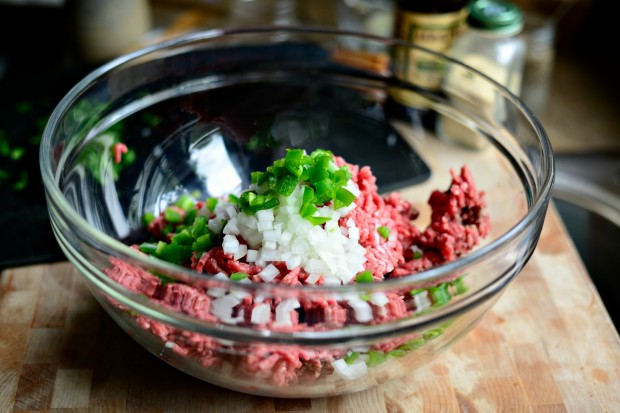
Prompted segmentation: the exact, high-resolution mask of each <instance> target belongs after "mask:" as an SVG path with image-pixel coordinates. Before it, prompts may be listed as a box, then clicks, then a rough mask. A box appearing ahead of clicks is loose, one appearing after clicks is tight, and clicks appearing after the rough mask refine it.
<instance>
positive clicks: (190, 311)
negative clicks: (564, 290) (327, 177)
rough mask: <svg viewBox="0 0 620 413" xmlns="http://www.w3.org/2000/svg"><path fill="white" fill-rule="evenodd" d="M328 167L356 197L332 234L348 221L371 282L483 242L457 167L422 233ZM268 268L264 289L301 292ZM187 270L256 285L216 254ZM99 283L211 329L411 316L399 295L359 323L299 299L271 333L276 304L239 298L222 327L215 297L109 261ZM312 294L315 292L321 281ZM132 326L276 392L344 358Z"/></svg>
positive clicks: (362, 171)
mask: <svg viewBox="0 0 620 413" xmlns="http://www.w3.org/2000/svg"><path fill="white" fill-rule="evenodd" d="M335 162H336V165H337V166H342V165H348V166H349V169H350V171H351V174H352V177H351V179H352V180H353V181H354V182H355V183H356V184H357V186H358V187H359V190H360V194H359V196H358V197H357V198H356V200H355V204H356V205H357V207H356V208H354V209H353V210H352V211H351V212H350V213H349V214H348V215H346V216H344V217H341V218H340V220H339V225H340V226H341V227H346V225H347V221H348V220H349V219H352V220H353V221H354V223H355V226H356V227H357V228H358V229H359V233H360V237H359V243H360V244H361V245H362V246H363V247H364V248H365V250H366V254H365V257H366V262H365V264H364V267H365V269H367V270H370V271H371V273H372V276H373V278H374V280H375V281H380V280H383V279H385V278H386V277H401V276H405V275H409V274H412V273H416V272H419V271H422V270H425V269H428V268H431V267H434V266H436V265H439V264H441V263H444V262H448V261H452V260H454V259H456V258H458V257H459V256H462V255H463V254H465V253H467V252H469V251H470V250H471V249H472V248H473V247H474V246H476V245H477V244H478V243H479V242H480V240H481V239H482V238H483V237H485V236H486V235H487V234H488V233H489V230H490V223H489V217H488V216H487V215H486V213H485V201H484V193H483V192H482V191H478V190H477V189H476V187H475V185H474V182H473V179H472V176H471V173H470V171H469V169H468V168H467V167H466V166H464V167H462V168H461V170H460V173H456V172H455V171H451V175H452V182H451V184H450V186H449V188H448V189H447V190H446V191H439V190H436V191H434V192H433V193H432V194H431V196H430V198H429V201H428V202H429V204H430V206H431V208H432V214H431V223H430V225H429V226H428V227H427V228H426V229H423V230H421V229H419V228H418V227H417V226H416V225H415V224H414V223H413V221H414V220H415V218H416V217H417V216H418V211H416V210H415V208H413V206H412V205H411V204H410V203H409V202H407V201H405V200H403V199H401V197H400V194H398V193H392V194H389V195H387V196H385V197H382V196H380V195H379V194H378V192H377V186H376V180H375V177H374V176H373V174H372V172H371V170H370V168H369V167H367V166H364V167H361V168H360V167H358V166H357V165H349V164H347V163H346V162H345V161H344V160H343V159H342V158H339V157H335ZM162 220H163V217H159V218H158V219H156V220H155V221H154V222H153V223H151V225H150V227H149V228H150V230H151V232H152V233H153V234H154V235H158V236H160V235H161V229H162V228H163V227H164V226H165V222H162ZM379 226H385V227H387V228H390V229H391V231H390V234H389V236H388V237H387V239H384V238H383V237H382V236H381V235H380V234H379V232H378V231H377V229H378V227H379ZM134 247H135V246H134ZM274 264H275V266H276V268H277V269H278V271H279V274H278V275H277V276H276V277H275V278H274V279H273V280H272V281H271V282H272V283H276V284H287V285H303V284H304V282H305V280H306V278H307V277H308V274H307V273H306V272H305V271H304V270H303V269H302V268H295V269H292V270H289V269H288V268H287V267H286V265H284V263H274ZM190 266H191V267H192V268H193V269H195V270H196V271H198V272H204V273H211V274H217V273H223V274H225V275H226V276H230V274H233V273H236V272H243V273H246V274H248V276H249V277H248V279H249V280H250V281H251V282H255V283H258V282H264V281H263V280H262V279H261V277H260V276H259V275H258V274H259V272H260V271H261V270H262V267H260V266H258V265H255V264H250V263H247V262H245V261H244V259H242V260H234V259H233V257H232V255H231V254H226V253H224V250H223V249H222V247H221V246H216V247H214V248H212V249H211V250H210V251H208V252H206V253H203V254H202V255H199V256H194V257H193V258H192V260H191V264H190ZM106 273H107V274H108V276H109V277H110V278H112V279H113V280H115V281H116V282H118V283H119V284H122V285H123V286H125V287H127V288H128V289H129V290H131V291H133V292H136V293H139V294H141V295H144V296H146V297H148V299H150V300H153V301H154V302H156V303H158V304H160V305H162V306H164V307H166V308H168V309H171V310H174V311H177V312H180V313H184V314H187V315H190V316H192V317H196V318H199V319H202V320H206V321H210V322H215V323H217V322H220V323H234V324H237V325H241V326H248V327H252V328H257V329H268V330H273V331H320V330H326V329H337V328H341V327H344V326H346V325H350V324H355V323H359V324H378V323H386V322H390V321H393V320H396V319H400V318H402V317H405V316H408V315H410V314H412V313H414V312H415V311H416V310H418V309H417V308H416V304H415V303H414V301H413V300H412V297H411V296H410V295H409V294H408V292H402V293H398V292H391V293H386V294H382V295H380V296H379V297H378V298H377V299H376V300H375V299H371V300H369V301H368V302H365V303H366V304H358V305H361V306H362V307H363V306H364V305H367V306H368V307H369V308H370V309H371V311H372V313H371V314H372V315H371V317H370V318H368V317H367V318H366V319H364V320H363V321H360V318H362V316H361V315H360V314H362V313H358V312H357V311H358V310H357V309H356V305H355V304H354V303H353V302H351V301H350V300H347V299H336V298H331V299H327V298H320V299H319V298H316V297H314V298H312V299H305V298H304V297H300V298H299V300H298V306H297V308H293V309H291V310H290V320H288V319H287V320H286V321H287V323H284V324H283V323H278V322H277V320H276V316H275V314H276V311H277V308H278V305H279V304H281V303H282V302H283V299H282V298H280V297H272V298H257V297H252V296H251V295H246V296H241V297H239V298H238V302H237V301H235V303H236V304H235V306H234V308H233V310H232V313H231V314H230V319H229V320H222V319H220V318H218V317H216V316H215V315H214V314H213V313H212V309H213V307H214V302H217V301H216V300H221V294H220V295H217V294H213V291H209V290H208V289H207V288H206V287H204V286H201V285H200V284H196V285H193V286H190V285H185V284H180V283H170V282H167V283H165V282H162V279H161V278H159V277H157V276H155V275H152V274H151V273H149V272H146V271H144V270H141V269H139V268H136V267H133V266H130V265H129V264H127V263H124V262H122V261H121V260H118V259H113V260H112V266H111V267H110V268H109V269H107V270H106ZM316 284H321V280H320V279H319V281H318V282H316ZM212 290H214V289H212ZM258 306H262V308H263V309H266V310H267V312H268V314H269V316H268V318H267V319H268V321H267V322H261V323H253V321H252V314H253V311H255V309H256V308H257V307H258ZM136 321H137V323H138V324H139V325H140V326H141V327H142V328H144V329H146V330H148V331H150V332H151V333H152V334H154V335H155V336H157V337H159V338H160V339H161V340H162V341H163V342H165V343H169V344H168V345H169V346H170V347H171V348H172V349H173V350H174V351H176V352H177V353H179V354H182V355H185V356H187V357H191V358H193V359H196V360H197V361H198V362H199V363H201V364H202V365H204V366H206V367H213V366H224V365H228V364H230V363H233V364H234V365H235V366H236V368H237V369H238V371H237V373H236V374H241V375H249V376H251V377H255V378H257V379H260V380H269V381H271V382H273V383H275V384H277V385H282V386H284V385H289V384H293V383H296V382H297V381H298V380H300V378H301V377H304V378H305V379H308V378H316V377H318V376H319V375H321V374H324V373H326V372H331V370H332V368H331V361H332V360H334V359H335V358H338V357H342V356H343V353H342V351H315V350H305V349H301V348H298V347H294V346H279V345H263V344H252V345H244V346H242V347H243V348H242V349H239V348H238V347H235V346H232V345H231V344H230V343H224V342H221V341H218V340H216V339H214V338H210V337H206V336H204V335H199V334H195V333H188V332H185V331H181V330H178V329H175V328H172V327H169V326H167V325H164V324H162V323H159V322H155V321H153V320H149V319H147V318H145V317H143V316H138V317H137V318H136ZM402 342H403V340H398V341H393V342H391V343H383V344H381V346H378V347H377V349H380V350H382V351H390V350H391V349H394V348H396V347H398V346H399V345H401V344H402ZM233 347H234V349H233ZM222 349H226V350H225V351H221V350H222Z"/></svg>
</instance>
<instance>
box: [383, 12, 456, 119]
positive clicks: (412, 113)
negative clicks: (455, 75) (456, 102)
mask: <svg viewBox="0 0 620 413" xmlns="http://www.w3.org/2000/svg"><path fill="white" fill-rule="evenodd" d="M467 3H468V0H397V1H396V19H395V25H394V37H396V38H399V39H403V40H406V41H408V42H413V43H415V44H417V45H419V46H422V47H424V48H427V49H430V50H433V51H436V52H440V53H446V52H448V51H449V50H450V49H451V47H452V44H453V41H454V39H455V38H456V37H457V36H458V35H459V33H460V32H461V30H462V29H463V25H464V20H465V17H466V15H467V8H466V6H467ZM393 70H394V75H395V76H396V77H397V78H399V79H401V80H403V81H405V82H407V83H410V84H413V85H415V86H418V87H421V88H424V89H427V90H429V91H430V92H432V93H438V91H439V89H440V86H441V81H442V79H443V74H444V68H443V64H442V62H441V61H440V60H439V59H437V58H436V57H435V56H433V55H432V54H430V53H428V52H425V51H423V50H415V49H414V50H411V49H405V48H399V47H397V48H396V49H395V56H394V68H393ZM385 110H386V114H387V115H388V116H390V117H396V118H400V119H403V120H405V121H408V122H413V123H416V124H420V123H421V124H422V125H423V126H424V127H425V128H426V129H429V130H434V128H435V119H436V113H435V112H434V111H433V110H431V109H430V108H429V102H428V101H427V100H426V99H425V98H423V97H422V96H421V95H419V94H417V93H415V92H412V91H407V90H403V89H400V88H393V89H391V90H390V91H389V96H388V98H387V100H386V103H385Z"/></svg>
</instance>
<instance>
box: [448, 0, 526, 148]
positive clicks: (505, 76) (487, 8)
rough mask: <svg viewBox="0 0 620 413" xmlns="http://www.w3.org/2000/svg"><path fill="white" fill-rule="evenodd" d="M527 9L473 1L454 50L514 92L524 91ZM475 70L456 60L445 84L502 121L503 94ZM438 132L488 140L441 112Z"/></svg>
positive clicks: (460, 99) (462, 139)
mask: <svg viewBox="0 0 620 413" xmlns="http://www.w3.org/2000/svg"><path fill="white" fill-rule="evenodd" d="M522 31H523V12H522V11H521V9H520V8H519V7H518V6H516V5H515V4H513V3H511V2H508V1H504V0H474V1H472V2H471V3H470V4H469V13H468V17H467V28H466V30H465V31H464V32H463V33H462V34H461V35H460V36H459V37H458V38H457V39H456V40H455V42H454V44H453V47H452V50H451V51H450V53H449V54H450V55H451V56H452V57H454V58H455V59H457V60H459V61H461V62H463V63H465V64H466V65H468V66H470V67H473V68H474V69H477V70H479V71H480V72H482V73H484V74H485V75H487V76H489V77H490V78H492V79H493V80H495V81H496V82H498V83H500V84H501V85H502V86H505V87H506V88H507V89H509V90H510V91H511V92H513V93H514V94H515V95H519V94H520V92H521V84H522V79H523V67H524V60H525V52H526V43H525V39H524V38H523V36H521V33H522ZM470 72H471V71H470V70H468V69H466V68H462V67H458V66H453V67H450V68H449V69H448V70H447V74H446V79H445V88H444V89H445V90H446V92H447V93H448V94H449V96H450V99H451V100H452V101H453V102H456V103H457V104H459V105H467V106H471V110H472V111H474V112H473V113H479V115H480V116H481V117H482V118H483V119H487V120H489V121H492V122H493V123H494V124H498V123H500V122H501V121H502V119H503V114H504V111H503V110H502V109H503V108H502V107H500V106H501V102H503V100H502V98H501V97H499V96H497V93H496V91H495V89H494V87H493V86H492V85H491V84H490V83H488V82H486V81H484V80H483V79H480V78H477V77H475V76H471V73H470ZM439 121H440V125H439V127H438V134H439V135H440V136H441V137H443V138H448V139H450V140H453V141H457V142H459V143H461V144H464V145H466V146H469V147H482V146H484V144H485V143H486V142H487V140H486V139H485V138H484V137H482V136H481V135H480V134H478V133H476V132H475V131H474V130H470V129H466V128H465V127H464V125H463V124H461V123H460V122H457V121H456V120H454V119H452V118H449V117H445V116H442V117H441V118H439Z"/></svg>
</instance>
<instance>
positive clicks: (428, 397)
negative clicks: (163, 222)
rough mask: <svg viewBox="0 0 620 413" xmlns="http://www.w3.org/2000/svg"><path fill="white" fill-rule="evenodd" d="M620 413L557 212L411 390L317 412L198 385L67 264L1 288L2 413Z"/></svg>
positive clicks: (22, 275)
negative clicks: (486, 308) (498, 293)
mask: <svg viewBox="0 0 620 413" xmlns="http://www.w3.org/2000/svg"><path fill="white" fill-rule="evenodd" d="M418 411H420V412H442V413H443V412H463V413H465V412H620V338H619V336H618V333H617V331H616V329H615V328H614V326H613V324H612V322H611V320H610V319H609V316H608V314H607V312H606V310H605V308H604V306H603V304H602V302H601V300H600V298H599V295H598V293H597V291H596V289H595V287H594V286H593V284H592V282H591V280H590V278H589V276H588V274H587V272H586V270H585V268H584V266H583V264H582V262H581V260H580V258H579V256H578V255H577V253H576V251H575V248H574V246H573V244H572V242H571V241H570V239H569V238H568V236H567V233H566V231H565V229H564V227H563V225H562V223H561V221H560V220H559V218H558V215H557V213H556V211H555V209H554V208H553V205H552V206H551V208H550V211H549V213H548V217H547V221H546V223H545V226H544V228H543V233H542V236H541V239H540V242H539V244H538V248H537V250H536V252H535V253H534V255H533V257H532V259H531V260H530V262H529V263H528V265H527V266H526V268H525V269H524V270H523V272H522V273H521V274H520V275H519V276H518V277H517V279H516V280H515V281H514V282H513V283H512V284H511V285H510V286H509V287H508V289H507V291H506V292H505V294H504V295H503V296H502V297H501V298H500V300H499V301H498V303H497V304H496V306H495V307H494V308H493V310H492V311H490V312H489V313H488V314H487V315H486V316H485V317H484V318H483V320H482V321H481V323H480V324H479V325H478V326H477V327H476V328H475V329H474V330H473V331H472V332H471V333H470V334H468V335H467V336H466V337H464V338H463V339H462V340H461V341H460V342H458V343H457V344H456V345H455V346H454V347H453V348H452V349H451V350H450V351H447V352H445V353H443V354H442V355H440V356H439V358H438V359H437V360H436V361H434V362H433V363H431V364H429V365H427V366H425V367H424V368H422V369H420V370H418V371H415V372H412V373H411V375H410V376H409V377H407V378H405V379H402V380H394V381H392V382H388V383H385V384H384V385H382V386H380V387H377V388H375V389H371V390H368V391H363V392H359V393H355V394H351V395H346V396H341V397H332V398H321V399H272V398H266V397H259V396H250V395H245V394H241V393H236V392H233V391H230V390H226V389H222V388H218V387H216V386H213V385H210V384H207V383H204V382H201V381H198V380H196V379H194V378H192V377H190V376H188V375H186V374H184V373H181V372H179V371H177V370H175V369H174V368H172V367H170V366H168V365H167V364H165V363H163V362H162V361H159V360H158V359H156V358H155V357H154V356H152V355H151V354H150V353H147V351H146V350H144V349H142V348H141V347H140V346H139V345H138V344H136V343H135V342H134V341H133V340H132V339H131V338H130V337H129V336H127V335H126V334H125V333H124V332H123V331H122V330H121V329H120V328H119V327H118V326H116V324H114V322H113V321H112V320H111V319H110V318H109V317H108V316H107V314H105V313H104V312H103V310H102V309H101V308H100V307H99V305H98V304H97V302H96V301H95V300H94V298H92V296H91V295H90V293H89V292H88V290H87V289H86V287H85V285H84V284H83V283H82V281H81V280H80V276H79V275H78V274H77V272H76V271H75V270H74V269H73V267H72V266H71V265H70V264H68V263H66V262H62V263H55V264H46V265H36V266H30V267H23V268H15V269H10V270H6V271H4V272H3V273H2V275H1V278H0V413H5V412H162V413H163V412H264V413H275V412H278V413H285V412H296V413H304V412H329V413H331V412H335V413H339V412H373V413H374V412H386V413H395V412H418Z"/></svg>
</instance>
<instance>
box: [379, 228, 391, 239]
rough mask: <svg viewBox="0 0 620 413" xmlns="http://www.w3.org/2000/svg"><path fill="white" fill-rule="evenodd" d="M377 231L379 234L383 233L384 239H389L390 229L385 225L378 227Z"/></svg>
mask: <svg viewBox="0 0 620 413" xmlns="http://www.w3.org/2000/svg"><path fill="white" fill-rule="evenodd" d="M377 232H378V233H379V235H381V238H383V239H388V237H389V236H390V229H389V228H388V227H386V226H383V225H381V226H380V227H379V228H377Z"/></svg>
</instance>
